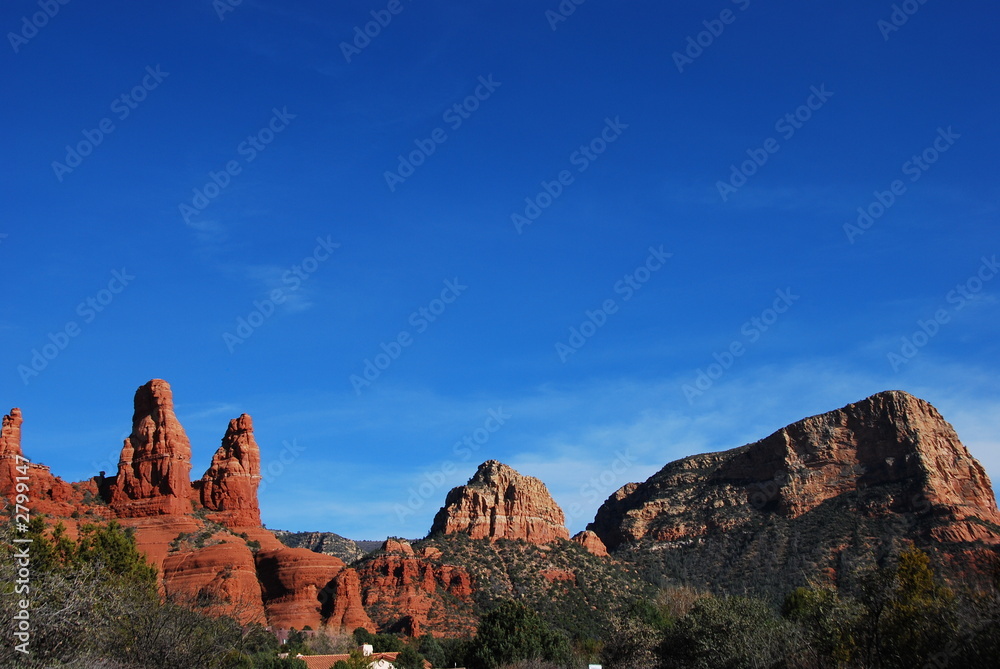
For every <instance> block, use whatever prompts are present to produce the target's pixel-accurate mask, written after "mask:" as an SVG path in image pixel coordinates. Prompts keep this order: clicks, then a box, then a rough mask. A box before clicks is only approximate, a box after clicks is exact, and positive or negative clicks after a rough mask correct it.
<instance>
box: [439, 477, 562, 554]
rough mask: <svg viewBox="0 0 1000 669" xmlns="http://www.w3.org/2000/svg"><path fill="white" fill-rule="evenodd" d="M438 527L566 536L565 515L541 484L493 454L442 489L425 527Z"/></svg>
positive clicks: (541, 540)
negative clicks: (440, 502) (462, 480)
mask: <svg viewBox="0 0 1000 669" xmlns="http://www.w3.org/2000/svg"><path fill="white" fill-rule="evenodd" d="M439 533H440V534H454V533H462V534H467V535H469V536H470V537H472V538H473V539H490V540H496V539H522V540H524V541H527V542H529V543H534V544H546V543H550V542H553V541H556V540H558V539H569V531H568V530H567V529H566V517H565V516H564V515H563V512H562V509H560V508H559V505H558V504H556V502H555V500H553V499H552V496H551V495H550V494H549V491H548V488H546V487H545V484H544V483H542V482H541V481H539V480H538V479H536V478H533V477H531V476H522V475H521V474H519V473H518V472H516V471H515V470H514V469H512V468H510V467H508V466H507V465H505V464H502V463H500V462H497V461H496V460H489V461H487V462H484V463H483V464H481V465H479V469H478V470H477V471H476V473H475V475H474V476H473V477H472V478H471V479H469V482H468V484H466V485H464V486H459V487H457V488H453V489H452V490H451V492H449V493H448V496H447V498H446V499H445V505H444V507H443V508H442V509H441V510H440V511H438V513H437V515H436V516H435V517H434V523H433V525H432V527H431V534H439Z"/></svg>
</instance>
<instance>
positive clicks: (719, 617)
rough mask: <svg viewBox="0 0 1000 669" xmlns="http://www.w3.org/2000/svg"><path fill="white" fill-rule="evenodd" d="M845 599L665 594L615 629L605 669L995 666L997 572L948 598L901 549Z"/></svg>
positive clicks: (921, 556) (924, 560)
mask: <svg viewBox="0 0 1000 669" xmlns="http://www.w3.org/2000/svg"><path fill="white" fill-rule="evenodd" d="M857 582H858V583H859V587H858V588H857V589H856V591H855V592H853V593H850V594H845V593H841V592H838V591H836V590H834V589H830V588H820V587H800V588H796V589H795V590H793V591H792V592H790V593H789V594H788V595H787V596H786V597H785V599H784V602H783V604H782V606H781V608H780V610H775V608H774V607H773V606H772V605H770V604H769V603H767V602H765V601H764V600H760V599H755V598H752V597H742V596H730V597H712V596H702V595H699V594H698V593H693V592H692V591H690V590H689V589H685V588H679V589H673V590H664V591H663V592H661V595H660V597H659V598H658V599H657V600H656V601H654V602H639V603H637V604H636V605H635V606H633V607H632V609H631V611H630V612H629V614H627V615H624V616H621V617H619V618H617V619H616V620H615V624H614V630H613V632H612V633H611V634H609V635H608V636H607V637H606V639H605V645H604V647H603V649H602V652H601V657H602V659H603V663H604V667H605V669H633V668H635V669H638V668H640V667H641V668H643V669H688V668H692V669H714V668H718V667H726V668H731V669H739V668H742V667H747V668H751V667H754V668H759V667H774V668H787V669H920V668H926V669H945V668H947V667H955V668H962V669H978V668H983V669H985V668H988V667H997V666H1000V665H998V663H1000V659H998V658H1000V570H997V571H996V572H995V574H994V577H993V582H992V585H991V587H987V588H985V589H983V590H978V591H971V590H970V591H963V592H955V591H953V590H951V589H949V588H947V587H945V586H944V585H942V584H941V582H940V581H939V580H938V578H937V576H936V575H935V573H934V571H933V569H932V567H931V563H930V558H929V557H928V556H927V554H926V553H924V552H922V551H920V550H918V549H915V548H912V547H911V548H908V549H906V550H904V551H902V552H901V553H900V554H899V555H898V556H895V558H893V559H891V560H889V561H888V563H887V564H885V565H882V566H879V567H873V568H871V569H869V570H867V571H866V572H865V573H862V574H859V575H858V578H857Z"/></svg>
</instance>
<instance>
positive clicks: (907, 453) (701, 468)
mask: <svg viewBox="0 0 1000 669" xmlns="http://www.w3.org/2000/svg"><path fill="white" fill-rule="evenodd" d="M890 486H891V487H892V488H893V489H892V494H891V496H890V497H889V498H886V499H885V500H884V502H881V501H880V502H878V503H876V502H871V503H870V504H869V507H872V506H873V505H874V506H877V507H879V508H882V509H883V510H884V511H885V512H893V511H904V512H905V511H906V509H907V508H909V507H911V506H913V504H914V499H918V498H922V499H924V500H925V501H926V503H927V504H928V505H930V506H931V507H933V508H935V509H937V512H938V513H939V514H946V515H947V516H949V517H950V519H951V520H953V521H956V522H957V521H961V520H964V519H966V518H970V517H972V518H980V519H981V520H984V521H987V522H990V523H994V524H1000V515H998V512H997V505H996V500H995V499H994V496H993V491H992V487H991V484H990V480H989V477H988V476H987V475H986V471H985V470H984V469H983V467H982V465H980V464H979V462H978V461H976V459H975V458H973V457H972V456H971V455H970V454H969V451H968V449H966V448H965V446H964V445H963V444H962V442H961V441H959V439H958V436H957V435H956V434H955V431H954V429H953V428H952V426H951V425H949V424H948V423H947V422H946V421H945V420H944V418H942V417H941V414H939V413H938V411H937V410H936V409H935V408H934V407H932V406H931V405H930V404H928V403H927V402H924V401H923V400H920V399H917V398H915V397H913V396H912V395H908V394H907V393H904V392H900V391H889V392H883V393H879V394H877V395H874V396H872V397H869V398H868V399H866V400H863V401H861V402H857V403H855V404H850V405H848V406H846V407H844V408H843V409H839V410H837V411H831V412H829V413H825V414H822V415H820V416H813V417H811V418H806V419H804V420H801V421H799V422H797V423H794V424H792V425H789V426H788V427H785V428H782V429H781V430H778V431H777V432H775V433H774V434H772V435H771V436H769V437H767V438H765V439H762V440H761V441H758V442H756V443H754V444H750V445H748V446H743V447H740V448H736V449H732V450H729V451H724V452H721V453H708V454H705V455H696V456H692V457H688V458H684V459H682V460H678V461H676V462H672V463H670V464H668V465H667V466H666V467H664V468H663V469H662V470H660V472H658V473H657V474H655V475H653V477H651V478H650V479H649V480H648V481H646V482H645V483H642V484H634V483H633V484H629V485H628V486H625V487H624V488H622V489H621V490H619V491H618V492H616V493H615V494H614V495H612V496H611V497H610V498H609V499H608V500H607V501H606V502H605V503H604V505H603V506H602V507H601V509H599V510H598V513H597V518H596V519H595V521H594V522H593V523H592V524H591V526H590V529H593V530H595V531H596V532H597V534H598V535H599V536H600V537H601V538H602V539H603V540H604V542H605V544H607V545H608V546H609V547H616V546H618V545H620V544H622V543H624V542H634V541H637V540H639V539H641V538H643V537H646V536H650V537H651V538H654V539H656V540H657V541H677V540H681V539H686V538H692V537H696V536H699V535H701V534H704V533H705V532H707V531H710V530H712V529H722V530H727V529H733V528H734V527H735V526H737V525H738V524H740V523H741V522H743V521H744V520H748V519H749V518H750V515H748V514H744V515H743V516H739V515H738V514H737V515H734V514H732V513H730V512H729V511H728V510H727V509H731V508H733V507H745V508H748V509H749V508H756V509H764V508H766V509H767V510H769V511H773V512H775V513H778V514H780V515H782V516H784V517H787V518H797V517H799V516H801V515H803V514H805V513H807V512H809V511H810V510H812V509H815V508H817V507H818V506H820V505H821V504H823V503H824V502H827V501H828V500H832V499H834V498H837V497H839V496H841V495H843V494H845V493H860V494H862V496H865V497H871V496H872V495H873V494H874V495H878V493H879V491H880V490H881V489H886V490H888V487H890ZM977 528H978V529H977ZM949 531H950V533H951V536H952V539H953V540H964V541H973V540H977V539H983V540H986V541H993V540H995V539H996V534H995V533H993V532H991V531H989V530H988V529H986V528H985V527H983V526H981V525H976V526H971V525H970V524H969V523H962V524H960V525H957V526H952V527H951V528H949Z"/></svg>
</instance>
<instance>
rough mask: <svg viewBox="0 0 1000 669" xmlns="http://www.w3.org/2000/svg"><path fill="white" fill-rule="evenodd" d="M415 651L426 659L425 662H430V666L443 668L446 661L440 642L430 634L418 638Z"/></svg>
mask: <svg viewBox="0 0 1000 669" xmlns="http://www.w3.org/2000/svg"><path fill="white" fill-rule="evenodd" d="M417 650H418V651H419V652H420V654H421V655H423V656H424V657H425V658H427V661H428V662H430V663H431V665H432V666H435V667H443V666H445V664H446V663H447V661H448V659H447V657H446V656H445V650H444V647H443V646H442V645H441V642H440V641H438V640H437V639H435V638H434V637H433V636H432V635H430V634H425V635H423V636H422V637H420V641H419V642H418V643H417Z"/></svg>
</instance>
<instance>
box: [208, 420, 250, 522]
mask: <svg viewBox="0 0 1000 669" xmlns="http://www.w3.org/2000/svg"><path fill="white" fill-rule="evenodd" d="M260 478H261V476H260V448H258V446H257V442H256V441H255V440H254V438H253V421H252V420H251V419H250V416H248V415H247V414H243V415H241V416H240V417H239V418H234V419H233V420H231V421H229V429H228V430H226V435H225V436H224V437H223V438H222V445H221V446H220V447H219V450H217V451H216V452H215V455H214V456H213V457H212V464H211V465H210V466H209V468H208V471H206V472H205V475H204V476H202V477H201V480H200V481H195V482H194V488H195V490H196V491H197V492H198V495H199V497H200V500H201V504H202V506H204V507H205V508H206V509H208V510H210V511H215V512H217V513H216V514H214V515H213V517H212V519H213V520H216V521H218V522H220V523H222V524H223V525H227V526H229V527H249V526H259V525H260V507H259V506H258V505H257V486H258V485H260Z"/></svg>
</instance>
